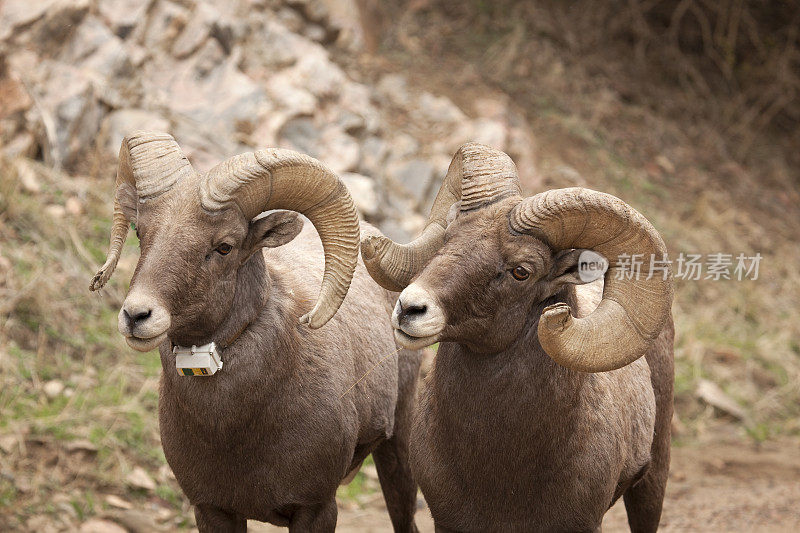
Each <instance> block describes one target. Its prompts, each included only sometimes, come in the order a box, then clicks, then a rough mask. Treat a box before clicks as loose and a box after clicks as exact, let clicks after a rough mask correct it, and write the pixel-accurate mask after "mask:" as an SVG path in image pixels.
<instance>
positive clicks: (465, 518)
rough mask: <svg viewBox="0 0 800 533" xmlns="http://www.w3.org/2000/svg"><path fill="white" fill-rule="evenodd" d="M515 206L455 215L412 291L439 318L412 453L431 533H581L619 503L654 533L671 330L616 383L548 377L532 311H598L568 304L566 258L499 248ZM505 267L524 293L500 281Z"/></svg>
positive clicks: (564, 374) (664, 469)
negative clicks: (559, 307) (432, 305)
mask: <svg viewBox="0 0 800 533" xmlns="http://www.w3.org/2000/svg"><path fill="white" fill-rule="evenodd" d="M515 201H518V200H506V201H503V202H499V203H497V204H495V205H492V206H488V207H485V208H483V209H480V210H477V211H474V212H469V213H461V214H459V216H458V218H456V220H455V221H453V222H452V223H451V224H450V226H449V227H448V230H447V235H446V242H445V244H444V246H443V247H442V248H441V249H440V250H439V251H438V253H437V254H436V256H434V258H433V259H432V260H431V261H430V262H429V263H428V265H427V266H426V267H425V268H424V269H423V270H422V272H420V273H419V274H418V276H417V277H416V278H415V279H414V280H413V282H412V284H416V285H418V286H419V287H424V288H425V289H426V290H427V291H428V293H429V294H430V295H431V297H432V298H435V300H436V302H437V303H438V306H439V307H440V308H441V309H442V310H443V312H444V315H445V317H446V326H445V327H444V329H443V330H442V332H441V334H440V335H439V337H438V340H439V341H441V343H440V345H439V350H438V353H437V356H436V360H435V362H434V365H433V367H432V370H431V372H430V374H429V375H428V377H427V378H426V380H425V382H424V384H423V387H422V390H421V392H420V397H419V402H418V405H417V408H416V409H415V415H414V424H413V435H414V439H413V440H412V447H411V457H412V470H413V472H414V474H415V477H416V479H417V481H418V482H419V484H420V488H421V489H422V492H423V494H424V496H425V498H426V500H427V502H428V504H429V506H430V509H431V513H432V515H433V518H434V521H435V523H436V528H437V531H464V532H466V531H504V532H506V531H512V532H513V531H519V532H523V531H524V532H528V531H593V530H596V529H598V528H599V527H600V524H601V521H602V518H603V515H604V514H605V512H606V511H607V510H608V508H609V507H610V506H611V505H612V504H613V503H614V501H616V499H617V498H619V497H620V496H622V495H624V498H625V504H626V507H627V510H628V516H629V522H630V525H631V529H632V530H633V531H637V532H638V531H655V530H656V529H657V527H658V522H659V519H660V514H661V505H662V501H663V496H664V488H665V485H666V478H667V473H668V470H669V441H670V421H671V417H672V379H673V356H672V349H673V348H672V346H673V335H674V331H673V327H672V322H671V320H670V322H669V323H668V325H667V326H666V327H665V328H664V330H663V331H662V332H661V334H660V336H659V337H658V339H657V341H656V342H655V343H654V344H653V346H652V348H651V349H650V351H649V352H648V354H647V355H646V357H645V358H642V359H639V360H637V361H635V362H634V363H632V364H630V365H628V366H626V367H623V368H620V369H618V370H614V371H611V372H604V373H597V374H586V373H581V372H576V371H573V370H569V369H567V368H564V367H562V366H559V365H558V364H556V363H555V362H554V361H553V360H552V359H551V358H550V357H548V356H547V354H546V353H545V352H544V351H543V349H542V347H541V345H540V344H539V341H538V338H537V324H538V320H539V317H540V315H541V313H542V310H543V309H544V307H546V306H547V305H551V304H553V303H556V302H566V303H568V304H569V305H570V306H571V307H572V309H573V311H574V312H575V313H576V314H577V315H578V316H584V315H585V314H587V313H588V312H590V311H591V310H592V306H593V305H596V304H597V298H595V301H594V302H593V304H591V305H589V306H587V305H586V304H587V302H586V301H585V299H581V301H580V303H579V301H578V298H576V292H577V291H576V289H575V287H574V286H573V284H574V283H576V282H578V280H577V276H576V275H574V274H573V270H572V268H571V267H572V266H574V265H570V264H569V263H570V261H572V262H574V260H575V259H574V258H575V257H576V254H569V253H559V254H556V253H554V252H553V251H551V250H550V249H549V248H548V247H547V246H546V245H545V244H544V243H542V242H541V241H539V240H537V239H535V238H533V237H531V236H528V235H512V234H511V232H510V231H509V227H508V212H509V211H510V209H511V207H513V203H514V202H515ZM517 265H524V266H525V267H526V268H527V269H528V270H529V272H530V273H531V275H530V277H529V278H528V279H527V280H524V281H518V280H516V279H514V278H513V277H512V276H511V274H510V271H511V270H512V269H513V268H514V267H516V266H517ZM580 289H581V290H582V289H583V288H580ZM402 298H403V296H402V295H401V301H402ZM425 312H426V311H419V310H418V311H416V313H415V314H416V315H417V316H416V317H414V316H412V317H410V318H409V319H408V320H411V321H413V320H415V319H419V320H422V318H420V317H422V316H424V313H425ZM395 316H397V315H395Z"/></svg>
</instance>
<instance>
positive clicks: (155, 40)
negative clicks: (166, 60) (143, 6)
mask: <svg viewBox="0 0 800 533" xmlns="http://www.w3.org/2000/svg"><path fill="white" fill-rule="evenodd" d="M188 20H189V10H188V9H186V8H185V7H183V6H182V5H179V4H176V3H174V2H170V1H169V0H159V1H158V2H156V3H155V4H154V5H153V7H152V9H151V10H150V13H149V15H148V17H147V24H140V25H138V26H137V27H136V28H134V31H133V32H132V33H131V38H133V39H135V40H136V41H138V42H139V43H141V44H142V46H144V47H145V48H146V49H147V50H149V51H150V52H151V53H154V52H156V51H157V50H165V51H167V50H169V49H170V48H171V47H172V44H173V43H174V42H175V39H176V38H177V37H178V35H179V34H180V32H181V30H183V27H184V26H185V25H186V23H187V22H188Z"/></svg>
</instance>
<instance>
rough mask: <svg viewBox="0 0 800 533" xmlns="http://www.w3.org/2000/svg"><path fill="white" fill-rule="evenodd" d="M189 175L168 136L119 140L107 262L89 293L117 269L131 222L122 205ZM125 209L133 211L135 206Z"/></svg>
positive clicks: (160, 191) (142, 135) (150, 134)
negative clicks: (120, 142) (120, 141)
mask: <svg viewBox="0 0 800 533" xmlns="http://www.w3.org/2000/svg"><path fill="white" fill-rule="evenodd" d="M192 173H194V169H192V166H191V165H190V164H189V161H188V160H187V159H186V157H185V156H184V155H183V153H182V152H181V149H180V148H179V147H178V143H176V142H175V139H173V138H172V136H171V135H168V134H166V133H153V132H147V131H137V132H135V133H133V134H131V135H128V136H127V137H125V138H124V139H123V140H122V145H121V146H120V149H119V167H118V168H117V184H116V187H115V193H114V215H113V219H112V224H111V239H110V240H111V244H110V246H109V249H108V255H107V256H106V262H105V263H104V264H103V266H102V267H100V270H98V271H97V274H95V275H94V277H93V278H92V281H91V282H90V283H89V290H91V291H96V290H98V289H101V288H102V287H103V286H104V285H105V284H106V282H107V281H108V280H109V278H110V277H111V274H113V273H114V269H115V268H116V267H117V262H118V261H119V256H120V254H121V253H122V245H123V244H125V238H126V237H127V236H128V224H130V222H131V221H130V220H128V219H127V217H126V216H125V213H124V211H123V208H122V207H123V204H124V203H126V202H128V203H129V202H131V201H134V202H136V201H145V200H147V199H149V198H155V197H156V196H158V195H160V194H163V193H164V192H166V191H168V190H169V189H171V188H172V187H173V186H174V185H175V183H177V182H178V180H180V179H182V178H183V177H184V176H186V175H189V174H192ZM126 207H130V208H131V210H133V211H135V210H136V206H135V205H132V206H131V205H128V206H126Z"/></svg>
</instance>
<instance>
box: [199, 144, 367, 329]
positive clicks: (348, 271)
mask: <svg viewBox="0 0 800 533" xmlns="http://www.w3.org/2000/svg"><path fill="white" fill-rule="evenodd" d="M200 190H201V201H202V203H203V206H204V207H205V208H206V209H211V210H218V209H222V208H223V207H224V206H226V205H227V204H229V203H230V202H233V203H235V204H236V205H238V206H239V208H240V209H241V210H242V213H243V214H244V215H245V217H247V218H248V220H249V219H252V218H254V217H256V216H257V215H258V214H259V213H261V212H263V211H267V210H270V209H289V210H292V211H297V212H298V213H302V214H303V215H305V216H307V217H308V219H309V220H310V221H311V223H312V224H314V227H315V228H316V229H317V232H318V233H319V238H320V240H321V241H322V247H323V249H324V252H325V273H324V274H323V277H322V288H321V289H320V292H319V297H318V298H317V303H316V305H315V306H314V308H313V309H312V310H311V311H309V312H308V313H307V314H305V315H304V316H302V317H301V318H300V322H305V323H307V324H308V326H309V327H310V328H314V329H316V328H319V327H322V326H323V325H325V323H326V322H328V320H330V319H331V318H333V315H335V314H336V311H337V310H338V309H339V306H341V305H342V302H343V301H344V297H345V295H346V294H347V290H348V288H349V287H350V281H351V280H352V278H353V272H354V271H355V268H356V263H357V262H358V230H359V225H360V224H359V221H358V214H357V212H356V207H355V205H354V204H353V199H352V198H351V197H350V194H349V193H348V191H347V187H345V185H344V184H343V183H342V181H341V180H340V179H339V177H338V176H337V175H336V174H335V173H334V172H333V171H331V170H330V169H329V168H328V167H326V166H325V165H323V164H322V163H321V162H319V161H317V160H316V159H314V158H313V157H309V156H307V155H303V154H300V153H298V152H293V151H291V150H282V149H277V148H270V149H267V150H260V151H258V152H255V153H247V154H242V155H238V156H236V157H232V158H231V159H228V160H227V161H225V162H223V163H220V164H219V165H217V166H216V167H214V168H212V169H211V170H210V171H209V172H208V174H207V177H206V179H205V180H204V181H203V182H202V184H201V189H200Z"/></svg>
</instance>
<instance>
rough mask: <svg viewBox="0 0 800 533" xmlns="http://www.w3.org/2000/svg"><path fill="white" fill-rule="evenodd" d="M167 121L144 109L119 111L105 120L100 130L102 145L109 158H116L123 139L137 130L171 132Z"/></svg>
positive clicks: (112, 113)
mask: <svg viewBox="0 0 800 533" xmlns="http://www.w3.org/2000/svg"><path fill="white" fill-rule="evenodd" d="M169 129H170V124H169V121H168V120H167V119H165V118H164V117H162V116H161V115H159V114H158V113H153V112H151V111H145V110H144V109H133V108H131V109H118V110H116V111H113V112H111V113H110V114H109V115H108V116H106V117H105V119H104V120H103V125H102V126H101V128H100V136H99V138H100V144H101V146H102V149H103V151H104V152H105V154H106V155H107V156H109V157H116V156H117V154H118V153H119V146H120V143H121V142H122V139H123V138H124V137H125V136H126V135H128V134H129V133H131V132H134V131H136V130H151V131H164V132H169Z"/></svg>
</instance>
